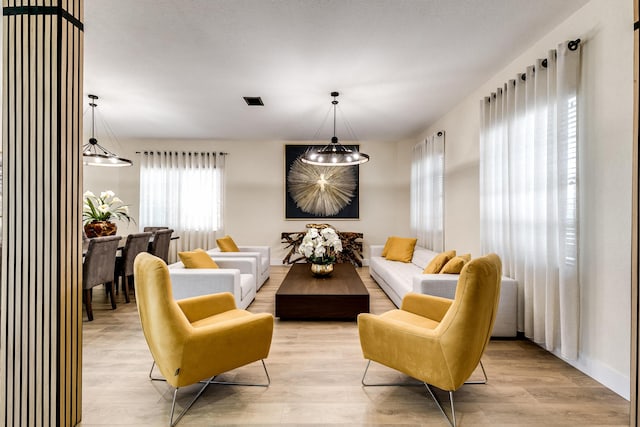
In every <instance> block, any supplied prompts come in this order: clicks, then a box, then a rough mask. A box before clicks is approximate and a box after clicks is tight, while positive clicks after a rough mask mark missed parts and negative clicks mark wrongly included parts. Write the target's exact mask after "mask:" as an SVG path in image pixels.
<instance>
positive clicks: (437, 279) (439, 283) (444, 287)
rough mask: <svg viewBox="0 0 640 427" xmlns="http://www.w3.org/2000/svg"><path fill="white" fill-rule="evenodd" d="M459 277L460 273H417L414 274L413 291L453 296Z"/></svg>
mask: <svg viewBox="0 0 640 427" xmlns="http://www.w3.org/2000/svg"><path fill="white" fill-rule="evenodd" d="M459 278H460V275H459V274H417V275H415V276H413V292H415V293H418V294H429V295H436V296H439V297H443V298H453V297H455V295H456V287H457V286H458V279H459Z"/></svg>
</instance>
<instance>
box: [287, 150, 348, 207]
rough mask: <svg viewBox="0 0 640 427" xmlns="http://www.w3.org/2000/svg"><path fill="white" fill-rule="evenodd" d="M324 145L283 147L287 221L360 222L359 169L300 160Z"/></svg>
mask: <svg viewBox="0 0 640 427" xmlns="http://www.w3.org/2000/svg"><path fill="white" fill-rule="evenodd" d="M325 145H326V144H322V145H285V149H284V167H285V171H284V176H285V195H284V198H285V217H286V219H359V218H360V203H359V201H360V199H359V189H360V178H359V173H360V167H359V166H357V165H356V166H315V165H308V164H306V163H303V162H302V160H300V158H301V157H302V155H303V154H304V153H305V152H306V151H307V150H309V149H319V148H322V147H324V146H325ZM346 147H348V148H353V149H358V148H359V147H358V146H357V145H346Z"/></svg>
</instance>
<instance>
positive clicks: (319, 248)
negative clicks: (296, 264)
mask: <svg viewBox="0 0 640 427" xmlns="http://www.w3.org/2000/svg"><path fill="white" fill-rule="evenodd" d="M298 252H299V253H300V254H302V255H304V257H305V258H306V259H307V260H308V261H309V262H310V263H311V272H312V273H313V274H315V275H317V276H326V275H329V274H331V272H332V271H333V264H334V263H335V262H336V252H342V242H341V241H340V238H339V237H338V233H336V231H335V230H334V229H333V228H331V227H326V228H323V229H321V230H318V229H317V228H309V230H308V231H307V234H306V235H305V236H304V238H303V239H302V243H301V244H300V246H299V247H298Z"/></svg>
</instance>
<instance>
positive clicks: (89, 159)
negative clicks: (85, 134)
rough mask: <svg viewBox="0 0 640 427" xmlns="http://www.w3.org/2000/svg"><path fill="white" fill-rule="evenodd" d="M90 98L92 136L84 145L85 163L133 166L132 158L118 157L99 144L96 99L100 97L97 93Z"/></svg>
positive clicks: (83, 157) (90, 164)
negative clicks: (96, 135)
mask: <svg viewBox="0 0 640 427" xmlns="http://www.w3.org/2000/svg"><path fill="white" fill-rule="evenodd" d="M89 99H91V101H90V102H89V105H90V106H91V138H89V142H88V143H86V144H84V145H83V146H82V161H83V163H84V164H85V165H89V166H111V167H122V166H131V165H132V163H131V160H128V159H124V158H122V157H118V156H117V155H116V154H115V153H113V152H111V151H109V150H107V149H106V148H104V147H103V146H102V145H100V144H98V140H97V139H96V137H95V130H96V119H95V108H96V107H97V104H96V103H95V100H96V99H98V97H97V96H96V95H89Z"/></svg>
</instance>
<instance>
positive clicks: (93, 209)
mask: <svg viewBox="0 0 640 427" xmlns="http://www.w3.org/2000/svg"><path fill="white" fill-rule="evenodd" d="M82 219H83V223H84V232H85V234H86V235H87V237H100V236H111V235H113V234H116V232H117V231H118V226H117V225H116V224H115V223H113V222H111V219H117V220H120V221H127V222H131V221H134V219H133V218H132V217H131V216H129V207H128V205H125V204H124V203H123V202H122V200H120V199H119V198H118V197H116V195H115V194H114V192H113V191H111V190H107V191H103V192H102V193H100V197H98V196H96V195H95V194H93V193H92V192H91V191H87V192H86V193H84V204H83V209H82ZM134 222H135V221H134Z"/></svg>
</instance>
